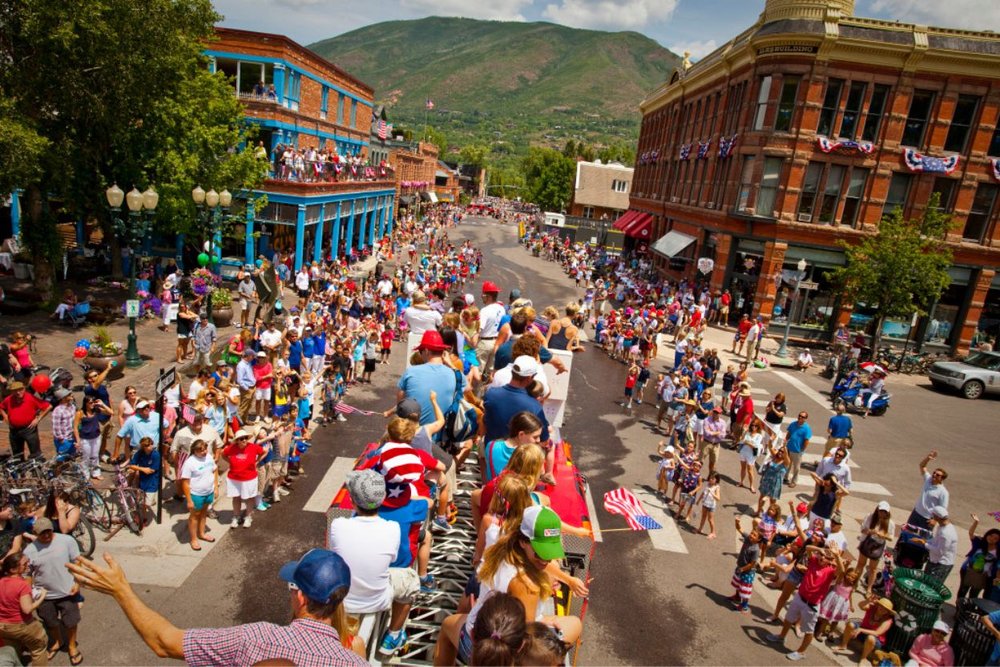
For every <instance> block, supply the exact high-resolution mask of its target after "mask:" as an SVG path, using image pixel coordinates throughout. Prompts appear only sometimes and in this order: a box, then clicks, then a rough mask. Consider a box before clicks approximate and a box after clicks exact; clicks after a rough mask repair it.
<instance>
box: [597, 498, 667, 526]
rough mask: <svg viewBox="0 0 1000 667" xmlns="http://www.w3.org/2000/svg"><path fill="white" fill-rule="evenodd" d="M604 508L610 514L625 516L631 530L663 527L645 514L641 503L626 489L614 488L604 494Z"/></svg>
mask: <svg viewBox="0 0 1000 667" xmlns="http://www.w3.org/2000/svg"><path fill="white" fill-rule="evenodd" d="M604 509H606V510H607V511H608V512H609V513H610V514H620V515H622V516H623V517H625V521H626V522H627V523H628V525H629V527H630V528H631V529H632V530H658V529H660V528H663V526H661V525H660V524H658V523H656V521H654V520H653V517H651V516H649V515H648V514H646V510H644V509H642V503H640V502H639V499H638V498H636V497H635V494H634V493H632V492H631V491H629V490H628V489H622V488H619V489H615V490H614V491H608V492H607V493H605V494H604Z"/></svg>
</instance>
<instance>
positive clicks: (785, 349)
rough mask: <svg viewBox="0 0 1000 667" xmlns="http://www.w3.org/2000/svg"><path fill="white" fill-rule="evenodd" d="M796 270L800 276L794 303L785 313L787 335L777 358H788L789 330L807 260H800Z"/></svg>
mask: <svg viewBox="0 0 1000 667" xmlns="http://www.w3.org/2000/svg"><path fill="white" fill-rule="evenodd" d="M796 268H797V269H798V270H799V273H798V275H797V276H796V277H795V286H794V287H793V288H792V289H793V290H794V291H793V292H792V303H791V305H790V306H789V307H788V312H787V313H785V335H784V336H782V338H781V345H780V346H779V347H778V351H777V352H775V353H774V354H775V356H778V357H781V358H782V359H784V358H785V357H787V356H788V330H789V328H791V326H792V313H793V312H794V311H795V302H796V301H797V300H798V297H799V285H800V284H801V283H802V279H803V278H805V277H806V260H805V259H800V260H799V263H798V265H797V266H796Z"/></svg>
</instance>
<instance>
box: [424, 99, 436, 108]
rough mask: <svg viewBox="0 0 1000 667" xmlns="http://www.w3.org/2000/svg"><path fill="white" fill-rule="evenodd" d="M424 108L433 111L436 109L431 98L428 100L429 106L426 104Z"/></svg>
mask: <svg viewBox="0 0 1000 667" xmlns="http://www.w3.org/2000/svg"><path fill="white" fill-rule="evenodd" d="M424 106H425V107H426V108H428V109H433V108H434V100H432V99H431V98H429V97H428V98H427V104H425V105H424Z"/></svg>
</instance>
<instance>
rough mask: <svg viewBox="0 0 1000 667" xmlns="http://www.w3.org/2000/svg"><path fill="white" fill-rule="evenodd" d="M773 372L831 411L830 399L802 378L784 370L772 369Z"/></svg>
mask: <svg viewBox="0 0 1000 667" xmlns="http://www.w3.org/2000/svg"><path fill="white" fill-rule="evenodd" d="M774 374H775V375H776V376H778V377H780V378H782V379H783V380H785V381H786V382H788V384H790V385H792V386H793V387H795V388H796V389H798V390H799V391H801V392H802V393H803V394H805V395H806V396H808V397H809V398H811V399H812V400H814V401H816V402H817V403H819V404H820V405H821V406H823V409H824V410H826V411H827V412H829V413H833V410H832V409H831V408H830V400H829V399H828V398H827V397H826V396H824V395H823V394H821V393H819V392H818V391H816V390H815V389H813V388H812V387H810V386H809V385H807V384H806V383H805V382H803V381H802V380H800V379H798V378H797V377H795V376H794V375H789V374H788V373H785V372H784V371H774Z"/></svg>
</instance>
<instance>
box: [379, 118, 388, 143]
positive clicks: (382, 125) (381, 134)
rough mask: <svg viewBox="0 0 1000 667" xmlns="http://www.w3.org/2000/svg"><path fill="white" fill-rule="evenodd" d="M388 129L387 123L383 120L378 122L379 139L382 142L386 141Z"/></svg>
mask: <svg viewBox="0 0 1000 667" xmlns="http://www.w3.org/2000/svg"><path fill="white" fill-rule="evenodd" d="M386 129H387V128H386V126H385V121H384V120H382V119H381V118H379V120H378V138H379V139H381V140H382V141H385V137H386Z"/></svg>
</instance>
